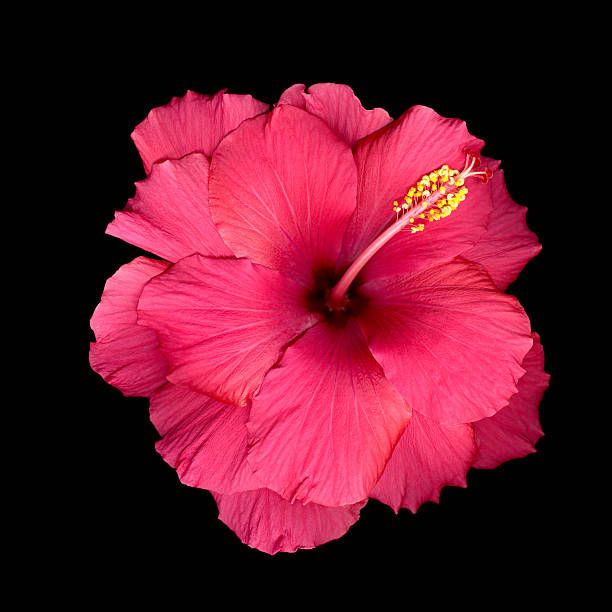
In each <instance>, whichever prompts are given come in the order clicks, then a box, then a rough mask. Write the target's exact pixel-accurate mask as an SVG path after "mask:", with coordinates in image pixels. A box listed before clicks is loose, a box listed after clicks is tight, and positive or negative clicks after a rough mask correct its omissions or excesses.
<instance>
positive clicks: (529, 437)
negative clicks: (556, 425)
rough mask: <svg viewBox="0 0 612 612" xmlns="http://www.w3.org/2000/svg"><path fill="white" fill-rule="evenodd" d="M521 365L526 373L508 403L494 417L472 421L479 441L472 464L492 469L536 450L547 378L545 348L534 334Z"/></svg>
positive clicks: (540, 432)
mask: <svg viewBox="0 0 612 612" xmlns="http://www.w3.org/2000/svg"><path fill="white" fill-rule="evenodd" d="M523 368H524V369H525V370H526V372H525V375H524V376H523V377H522V378H521V380H519V382H518V392H517V393H516V395H514V396H513V397H512V399H511V400H510V403H509V404H508V405H507V406H506V407H505V408H502V409H501V410H500V411H499V412H498V413H496V414H495V415H494V416H492V417H490V418H488V419H482V421H477V422H476V423H474V428H475V429H476V436H477V439H478V443H479V454H478V458H477V459H476V462H475V463H474V467H477V468H495V467H497V466H498V465H499V464H500V463H504V462H505V461H509V460H510V459H516V458H518V457H525V456H526V455H528V454H529V453H533V452H535V443H536V442H537V441H538V440H539V439H540V438H541V437H542V435H543V432H542V429H541V427H540V423H539V420H538V406H539V404H540V401H541V400H542V396H543V395H544V391H546V389H547V388H548V381H549V380H550V376H549V375H548V374H547V373H546V372H545V371H544V351H543V349H542V345H541V344H540V337H539V336H538V335H537V334H534V335H533V348H532V349H531V350H530V351H529V352H528V353H527V355H525V359H524V360H523Z"/></svg>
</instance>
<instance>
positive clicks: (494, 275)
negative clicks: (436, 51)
mask: <svg viewBox="0 0 612 612" xmlns="http://www.w3.org/2000/svg"><path fill="white" fill-rule="evenodd" d="M133 139H134V142H135V143H136V145H137V147H138V149H139V151H140V153H141V156H142V159H143V161H144V165H145V168H146V170H147V172H148V173H149V174H148V176H147V178H146V179H145V180H143V181H142V182H140V183H139V184H137V189H136V195H135V197H134V198H133V199H131V200H130V201H129V202H128V204H127V206H126V207H125V209H124V210H123V211H119V212H117V213H116V216H115V219H114V220H113V221H112V222H111V223H110V225H109V227H108V230H107V231H108V233H109V234H111V235H113V236H117V237H119V238H121V239H123V240H125V241H127V242H129V243H131V244H134V245H136V246H138V247H141V248H143V249H145V250H147V251H149V252H151V253H153V254H155V255H157V256H158V257H161V258H162V259H149V258H147V257H139V258H137V259H135V260H134V261H132V262H131V263H129V264H126V265H124V266H123V267H121V268H120V269H119V271H118V272H117V273H116V274H115V275H114V276H113V277H112V278H110V279H109V281H108V282H107V284H106V287H105V290H104V293H103V296H102V301H101V303H100V304H99V306H98V307H97V309H96V311H95V313H94V315H93V317H92V322H91V324H92V328H93V330H94V332H95V334H96V339H97V341H96V342H95V343H93V344H92V346H91V365H92V367H93V368H94V369H95V370H96V371H97V372H98V373H100V374H101V375H102V376H103V377H104V379H105V380H107V381H108V382H109V383H111V384H113V385H114V386H116V387H117V388H119V389H120V390H121V391H122V392H123V393H125V394H126V395H142V396H147V397H150V406H151V419H152V421H153V423H154V424H155V427H156V428H157V430H158V431H159V433H160V435H161V439H160V440H159V442H158V443H157V449H158V451H159V452H160V454H161V455H162V456H163V457H164V459H165V460H166V461H167V462H168V463H169V464H170V465H172V466H174V467H175V468H176V470H177V472H178V475H179V477H180V479H181V481H182V482H184V483H185V484H188V485H190V486H195V487H201V488H204V489H209V490H211V491H212V492H213V495H214V497H215V499H216V501H217V504H218V506H219V512H220V518H221V520H222V521H224V522H225V523H226V524H227V525H229V527H230V528H231V529H233V530H234V531H235V532H236V534H237V535H238V536H239V537H240V538H241V539H242V540H243V541H244V542H245V543H247V544H248V545H249V546H253V547H256V548H259V549H260V550H263V551H265V552H268V553H275V552H277V551H295V550H296V549H298V548H312V547H314V546H317V545H318V544H322V543H324V542H326V541H329V540H331V539H334V538H338V537H340V536H341V535H342V534H343V533H344V532H345V531H346V530H347V529H348V528H349V527H350V525H351V524H353V523H354V522H355V521H356V520H357V519H358V516H359V511H360V509H361V508H362V507H363V505H364V504H365V503H366V501H367V499H368V498H375V499H378V500H380V501H382V502H384V503H386V504H388V505H389V506H391V507H392V508H393V509H394V510H396V511H397V510H398V509H399V508H408V509H410V510H411V511H413V512H415V511H416V510H417V508H418V507H419V506H420V505H421V504H423V503H424V502H427V501H438V499H439V495H440V490H441V489H442V488H443V487H444V486H445V485H455V486H465V475H466V472H467V471H468V469H469V468H470V466H475V467H479V468H492V467H495V466H496V465H498V464H499V463H501V462H504V461H507V460H509V459H512V458H514V457H522V456H524V455H526V454H527V453H530V452H533V451H534V444H535V442H536V441H537V440H538V439H539V437H540V436H541V435H542V432H541V430H540V428H539V425H538V410H537V409H538V404H539V401H540V399H541V396H542V393H543V392H544V389H545V388H546V386H547V384H548V375H547V374H546V373H545V372H544V369H543V361H544V358H543V352H542V347H541V345H540V343H539V338H538V336H537V334H534V333H532V331H531V328H530V323H529V319H528V317H527V315H526V314H525V312H524V310H523V309H522V308H521V306H520V304H519V303H518V302H517V300H516V299H515V298H513V297H512V296H510V295H507V294H505V293H504V290H505V289H506V288H507V286H508V285H509V283H510V282H512V281H513V280H514V279H515V278H516V276H517V275H518V273H519V272H520V270H521V269H522V268H523V266H524V265H525V264H526V263H527V261H528V260H529V259H530V258H531V257H533V256H534V255H536V254H537V253H538V252H539V250H540V245H539V244H538V241H537V238H536V236H535V235H534V234H533V233H532V232H530V231H529V229H528V228H527V226H526V224H525V209H524V208H522V207H520V206H518V205H517V204H515V203H514V202H513V201H512V199H511V198H510V196H509V195H508V192H507V191H506V188H505V185H504V178H503V172H502V171H501V170H499V169H498V165H499V164H498V162H495V161H493V160H490V159H487V158H484V157H482V158H481V157H480V155H479V153H478V152H479V151H480V149H481V148H482V146H483V144H484V143H483V142H482V141H480V140H478V139H476V138H474V137H473V136H471V135H470V134H469V133H468V131H467V129H466V126H465V124H464V123H463V122H461V121H458V120H456V119H446V118H443V117H441V116H439V115H437V114H436V113H435V112H434V111H433V110H431V109H429V108H426V107H422V106H416V107H413V108H411V109H409V110H408V111H406V112H405V113H404V114H403V115H402V116H401V117H400V118H399V119H397V120H395V121H393V120H392V119H391V117H389V115H388V114H387V113H386V112H385V111H384V110H382V109H374V110H365V109H364V108H363V107H362V106H361V103H360V102H359V100H358V99H357V98H356V97H355V96H354V94H353V92H352V90H351V89H350V88H348V87H346V86H344V85H334V84H319V85H314V86H312V87H310V89H309V90H308V92H306V91H305V89H304V86H303V85H294V86H293V87H291V88H289V89H288V90H287V91H286V92H285V93H284V94H283V95H282V96H281V98H280V100H279V103H278V104H277V105H276V106H275V107H274V108H273V109H272V110H269V109H268V106H267V105H265V104H262V103H261V102H258V101H257V100H254V99H253V98H252V97H250V96H239V95H231V94H227V93H224V92H220V93H218V94H216V95H214V96H202V95H199V94H195V93H192V92H188V93H187V95H186V96H184V97H183V98H174V99H173V100H172V101H171V102H170V104H168V105H167V106H165V107H162V108H158V109H154V110H153V111H152V112H151V113H150V114H149V116H148V117H147V119H146V120H145V121H144V122H143V123H141V124H140V125H139V126H138V127H137V128H136V130H135V131H134V134H133Z"/></svg>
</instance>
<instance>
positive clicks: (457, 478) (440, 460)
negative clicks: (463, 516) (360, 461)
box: [370, 411, 476, 512]
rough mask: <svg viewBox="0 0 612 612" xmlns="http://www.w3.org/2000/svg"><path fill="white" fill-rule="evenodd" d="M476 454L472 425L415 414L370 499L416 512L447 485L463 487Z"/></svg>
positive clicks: (396, 509) (434, 500) (396, 508)
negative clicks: (437, 420) (443, 422)
mask: <svg viewBox="0 0 612 612" xmlns="http://www.w3.org/2000/svg"><path fill="white" fill-rule="evenodd" d="M475 455H476V444H475V441H474V428H473V426H472V425H471V424H469V423H458V424H456V425H442V424H440V423H436V422H435V421H432V420H431V419H428V418H427V417H425V416H423V415H421V414H419V413H417V412H416V411H415V412H414V413H413V414H412V419H411V420H410V423H408V427H406V430H405V431H404V435H403V436H402V437H401V438H400V441H399V442H398V444H397V446H396V447H395V450H394V451H393V455H391V459H389V463H387V466H386V467H385V471H384V472H383V474H382V476H381V477H380V480H379V481H378V482H377V483H376V486H375V487H374V489H373V490H372V492H371V493H370V497H373V498H374V499H377V500H379V501H381V502H383V503H384V504H387V505H389V506H391V508H393V510H395V512H397V511H398V510H399V509H400V508H408V509H409V510H410V511H412V512H416V511H417V510H418V508H419V506H420V505H421V504H424V503H425V502H428V501H433V502H438V501H439V500H440V491H441V490H442V488H443V487H445V486H446V485H453V486H456V487H465V486H466V483H465V476H466V474H467V472H468V470H469V469H470V466H471V464H472V461H473V460H474V457H475Z"/></svg>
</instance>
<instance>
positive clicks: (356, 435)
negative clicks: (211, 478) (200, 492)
mask: <svg viewBox="0 0 612 612" xmlns="http://www.w3.org/2000/svg"><path fill="white" fill-rule="evenodd" d="M409 418H410V409H409V407H408V406H407V405H406V403H405V402H404V401H403V399H402V398H401V397H400V395H399V393H398V392H397V391H396V390H395V389H394V388H393V387H392V386H391V385H390V384H389V382H388V381H387V380H386V379H385V377H384V375H383V372H382V370H381V368H380V366H379V365H378V364H377V363H376V362H375V361H374V359H373V358H372V356H371V355H370V352H369V351H368V348H367V345H366V343H365V340H364V338H363V336H362V334H361V333H360V331H359V328H358V327H357V325H356V323H354V322H353V321H349V322H348V324H347V325H346V326H345V327H333V326H330V325H328V324H327V323H321V324H319V325H317V326H316V327H314V328H312V329H310V330H308V331H307V332H306V334H305V335H304V336H303V337H302V338H300V339H299V340H297V341H296V342H295V344H293V345H292V346H290V347H289V348H288V349H287V351H286V352H285V355H284V356H283V359H282V360H281V362H280V365H279V367H278V368H276V369H274V370H271V371H270V372H269V373H268V375H267V376H266V379H265V381H264V384H263V385H262V388H261V391H260V393H259V394H258V395H257V396H256V397H255V399H254V400H253V406H252V410H251V416H250V419H249V422H248V424H247V427H248V430H249V446H250V451H249V462H250V464H251V466H252V467H253V468H254V470H255V473H256V474H257V476H258V477H259V478H261V480H262V482H263V483H264V485H265V486H266V487H268V488H270V489H273V490H274V491H276V492H278V493H279V494H280V495H281V496H282V497H284V498H285V499H288V500H290V501H294V500H299V501H301V502H303V503H307V502H314V503H319V504H323V505H326V506H342V505H345V504H351V503H355V502H357V501H359V500H361V499H364V498H365V497H367V495H368V493H369V491H370V489H371V488H372V486H374V484H375V483H376V481H377V480H378V478H379V476H380V474H381V472H382V470H383V468H384V466H385V463H386V462H387V459H388V458H389V456H390V454H391V451H392V450H393V447H394V446H395V443H396V442H397V440H398V438H399V436H400V435H401V433H402V431H403V430H404V427H405V426H406V423H407V422H408V420H409Z"/></svg>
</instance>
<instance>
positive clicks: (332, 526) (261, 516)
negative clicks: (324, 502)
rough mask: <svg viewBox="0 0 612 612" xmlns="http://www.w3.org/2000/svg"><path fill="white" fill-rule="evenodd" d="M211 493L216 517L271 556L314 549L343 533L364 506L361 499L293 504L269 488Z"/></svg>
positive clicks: (355, 519) (250, 543)
mask: <svg viewBox="0 0 612 612" xmlns="http://www.w3.org/2000/svg"><path fill="white" fill-rule="evenodd" d="M213 495H214V497H215V501H216V502H217V506H218V507H219V520H221V521H223V522H224V523H225V524H226V525H227V526H228V527H229V528H230V529H231V530H232V531H234V533H235V534H236V535H237V536H238V537H239V538H240V539H241V540H242V541H243V542H244V543H245V544H248V545H249V546H250V547H251V548H257V549H259V550H261V551H263V552H266V553H268V554H270V555H274V554H276V553H277V552H295V551H296V550H298V549H300V548H314V547H315V546H320V545H321V544H325V542H329V541H330V540H335V539H337V538H339V537H341V536H343V535H344V534H345V533H346V531H347V530H348V528H349V527H350V526H351V525H352V524H353V523H355V522H356V521H357V520H358V519H359V511H360V510H361V508H362V507H363V506H364V505H365V502H360V503H357V504H352V505H350V506H342V507H339V508H328V507H326V506H320V505H318V504H306V505H302V504H301V503H300V502H295V503H293V504H292V503H289V502H288V501H287V500H285V499H283V498H282V497H281V496H280V495H278V494H277V493H274V491H270V490H269V489H259V490H258V491H248V492H246V493H238V494H237V495H221V494H219V493H213Z"/></svg>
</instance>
